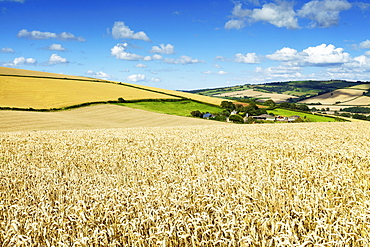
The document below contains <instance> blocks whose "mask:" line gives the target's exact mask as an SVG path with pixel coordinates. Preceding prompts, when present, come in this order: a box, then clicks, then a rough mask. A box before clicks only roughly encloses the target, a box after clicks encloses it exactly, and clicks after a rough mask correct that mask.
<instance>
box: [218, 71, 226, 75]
mask: <svg viewBox="0 0 370 247" xmlns="http://www.w3.org/2000/svg"><path fill="white" fill-rule="evenodd" d="M216 74H217V75H227V74H228V73H227V72H226V71H223V70H220V71H218V72H217V73H216Z"/></svg>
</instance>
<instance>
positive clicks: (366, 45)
mask: <svg viewBox="0 0 370 247" xmlns="http://www.w3.org/2000/svg"><path fill="white" fill-rule="evenodd" d="M360 48H362V49H370V40H365V41H362V42H361V43H360Z"/></svg>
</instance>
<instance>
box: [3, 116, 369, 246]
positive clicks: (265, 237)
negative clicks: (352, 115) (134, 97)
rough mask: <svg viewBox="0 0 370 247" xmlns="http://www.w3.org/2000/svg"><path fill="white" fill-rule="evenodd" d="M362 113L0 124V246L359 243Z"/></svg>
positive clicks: (364, 237)
mask: <svg viewBox="0 0 370 247" xmlns="http://www.w3.org/2000/svg"><path fill="white" fill-rule="evenodd" d="M369 143H370V124H369V123H308V124H294V125H291V124H278V125H215V126H182V127H166V128H157V127H152V128H127V129H102V130H66V131H32V132H8V133H0V222H1V224H0V242H1V243H2V246H369V245H370V200H369V198H370V181H369V177H370V160H369V157H370V145H369Z"/></svg>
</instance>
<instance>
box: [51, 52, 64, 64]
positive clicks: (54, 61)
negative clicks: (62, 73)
mask: <svg viewBox="0 0 370 247" xmlns="http://www.w3.org/2000/svg"><path fill="white" fill-rule="evenodd" d="M48 63H49V64H65V63H68V60H67V59H66V58H63V57H61V56H59V55H57V54H52V55H51V56H50V58H49V61H48Z"/></svg>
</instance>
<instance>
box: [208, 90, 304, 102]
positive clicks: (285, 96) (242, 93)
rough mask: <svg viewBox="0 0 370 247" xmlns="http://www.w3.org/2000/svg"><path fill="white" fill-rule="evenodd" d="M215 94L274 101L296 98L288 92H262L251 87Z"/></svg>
mask: <svg viewBox="0 0 370 247" xmlns="http://www.w3.org/2000/svg"><path fill="white" fill-rule="evenodd" d="M215 96H220V97H241V98H243V97H244V96H247V97H255V98H266V99H261V100H259V101H266V100H268V99H272V100H273V101H275V103H282V102H285V101H286V100H287V99H289V98H297V97H296V96H292V95H288V94H277V93H263V92H259V91H254V90H253V89H248V90H242V91H236V92H230V93H222V94H217V95H215Z"/></svg>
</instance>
